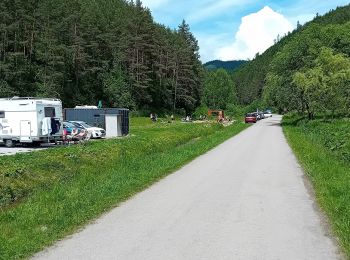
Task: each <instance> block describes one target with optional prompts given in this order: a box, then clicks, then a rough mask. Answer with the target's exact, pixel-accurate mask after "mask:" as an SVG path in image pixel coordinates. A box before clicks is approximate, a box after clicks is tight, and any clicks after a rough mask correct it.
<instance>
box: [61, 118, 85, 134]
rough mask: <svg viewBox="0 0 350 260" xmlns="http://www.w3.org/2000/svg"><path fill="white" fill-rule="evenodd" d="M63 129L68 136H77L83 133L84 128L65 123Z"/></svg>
mask: <svg viewBox="0 0 350 260" xmlns="http://www.w3.org/2000/svg"><path fill="white" fill-rule="evenodd" d="M63 129H64V130H65V133H66V134H67V135H71V134H72V133H73V134H77V133H79V132H81V130H82V129H83V128H81V127H77V126H76V125H74V124H72V123H71V122H67V121H64V122H63Z"/></svg>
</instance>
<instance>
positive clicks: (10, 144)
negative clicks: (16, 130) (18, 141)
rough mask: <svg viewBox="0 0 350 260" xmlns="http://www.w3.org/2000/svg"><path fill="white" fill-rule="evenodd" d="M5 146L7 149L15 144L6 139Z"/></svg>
mask: <svg viewBox="0 0 350 260" xmlns="http://www.w3.org/2000/svg"><path fill="white" fill-rule="evenodd" d="M5 146H6V147H7V148H11V147H14V146H15V142H14V141H12V140H11V139H7V140H5Z"/></svg>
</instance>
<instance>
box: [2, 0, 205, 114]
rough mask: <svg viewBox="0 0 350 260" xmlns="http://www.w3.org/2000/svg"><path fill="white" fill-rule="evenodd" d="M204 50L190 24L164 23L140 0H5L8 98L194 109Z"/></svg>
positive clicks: (4, 77)
mask: <svg viewBox="0 0 350 260" xmlns="http://www.w3.org/2000/svg"><path fill="white" fill-rule="evenodd" d="M198 51H199V48H198V44H197V40H196V39H195V38H194V36H193V35H192V33H191V32H190V29H189V26H188V25H187V24H186V23H185V22H182V23H181V24H180V25H179V27H178V28H177V29H176V30H172V29H169V28H166V27H165V26H163V25H159V24H156V23H155V22H154V21H153V18H152V15H151V12H150V11H149V10H148V9H147V8H145V7H143V6H142V3H141V1H139V0H137V1H131V2H129V1H124V0H108V1H106V0H60V1H56V0H16V1H13V0H2V1H1V2H0V97H7V96H14V95H18V96H43V97H57V98H61V99H62V100H63V102H64V105H65V106H74V105H77V104H97V102H98V100H102V101H103V104H104V105H105V106H116V107H128V108H132V109H169V110H170V109H173V108H174V107H175V108H177V109H178V108H183V109H185V110H186V111H192V110H193V109H194V108H195V107H196V106H197V105H198V104H199V102H200V101H199V100H200V93H201V78H202V76H201V74H202V70H203V68H202V65H201V62H200V61H199V54H198Z"/></svg>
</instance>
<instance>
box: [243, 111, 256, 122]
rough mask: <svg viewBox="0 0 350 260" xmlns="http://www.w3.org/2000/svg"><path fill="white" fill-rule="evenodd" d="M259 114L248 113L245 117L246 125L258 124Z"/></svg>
mask: <svg viewBox="0 0 350 260" xmlns="http://www.w3.org/2000/svg"><path fill="white" fill-rule="evenodd" d="M257 120H258V119H257V114H256V113H248V114H246V116H245V120H244V121H245V122H246V123H256V122H257Z"/></svg>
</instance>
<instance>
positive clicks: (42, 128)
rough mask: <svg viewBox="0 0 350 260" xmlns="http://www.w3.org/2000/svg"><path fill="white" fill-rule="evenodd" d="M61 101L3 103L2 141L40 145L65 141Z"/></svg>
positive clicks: (0, 112) (18, 99)
mask: <svg viewBox="0 0 350 260" xmlns="http://www.w3.org/2000/svg"><path fill="white" fill-rule="evenodd" d="M62 112H63V111H62V102H61V100H59V99H44V98H40V99H39V98H30V97H13V98H1V99H0V141H2V142H4V143H5V145H6V146H7V147H12V146H14V145H15V144H16V143H32V144H40V143H44V142H45V143H47V142H52V141H58V140H61V139H62V133H63V130H62V129H63V127H62V122H63V113H62Z"/></svg>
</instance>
